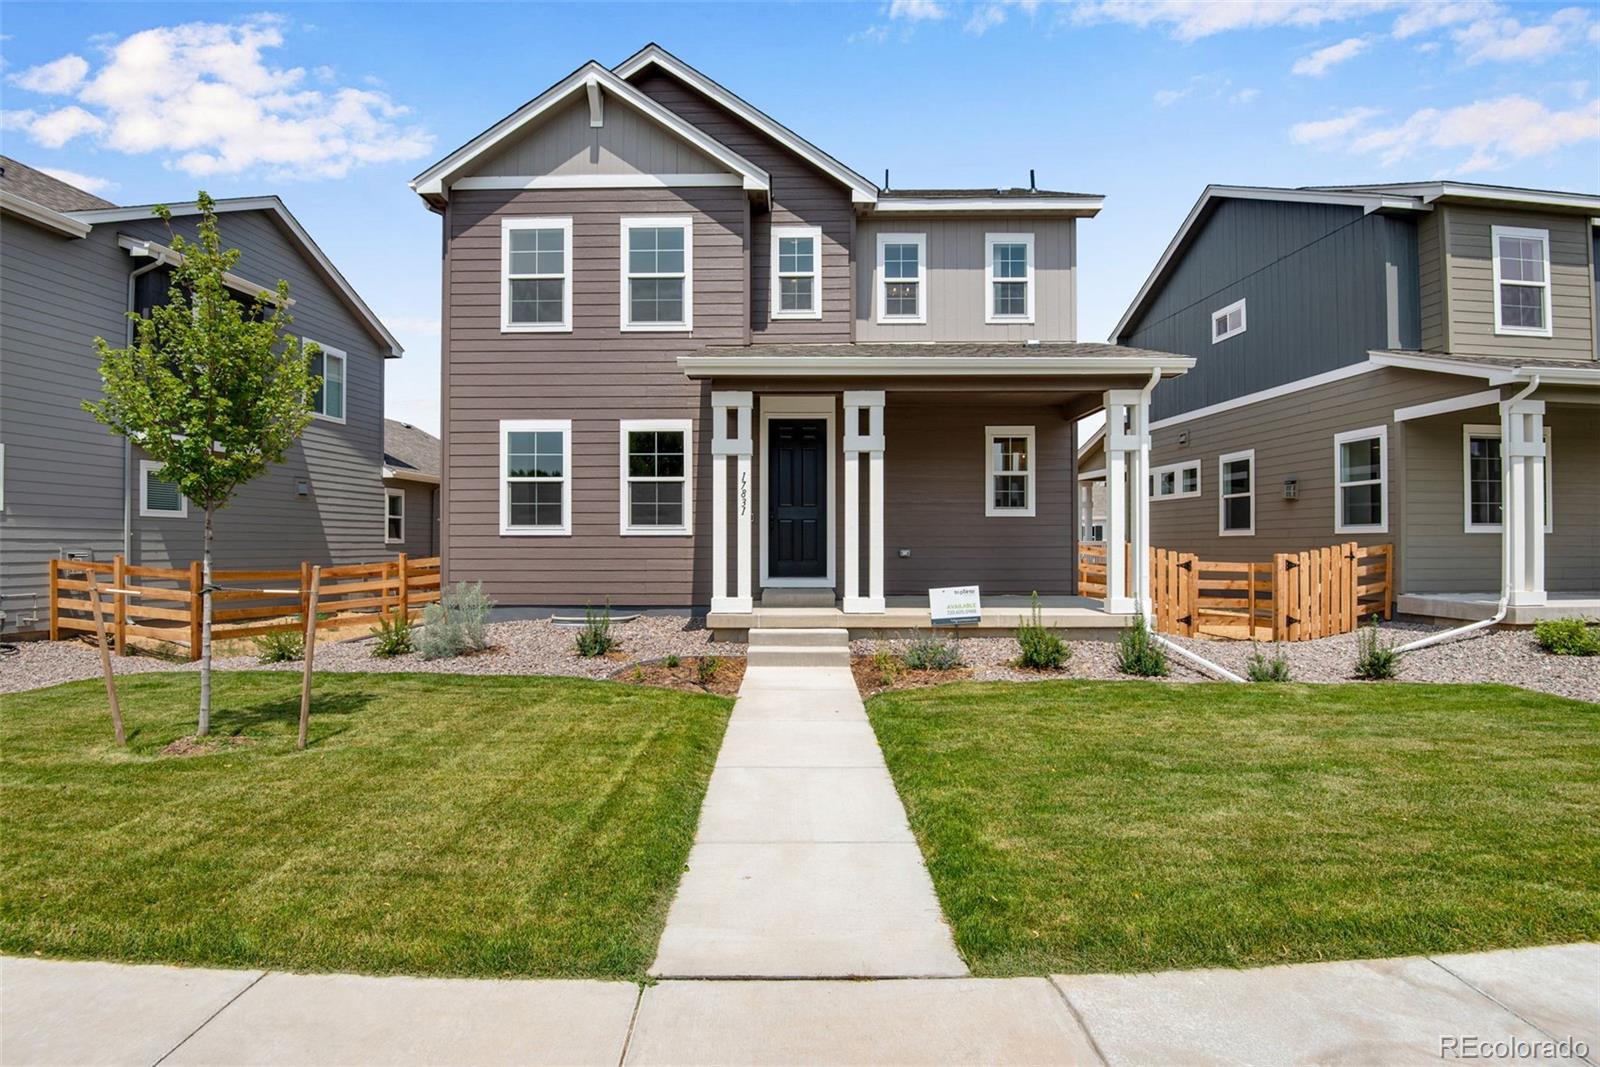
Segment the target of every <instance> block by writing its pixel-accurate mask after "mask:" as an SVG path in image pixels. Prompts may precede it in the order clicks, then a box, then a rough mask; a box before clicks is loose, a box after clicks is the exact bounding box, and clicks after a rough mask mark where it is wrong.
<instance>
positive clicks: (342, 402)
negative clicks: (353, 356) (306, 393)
mask: <svg viewBox="0 0 1600 1067" xmlns="http://www.w3.org/2000/svg"><path fill="white" fill-rule="evenodd" d="M300 343H301V344H302V345H316V346H317V347H318V348H319V349H321V350H322V377H323V378H324V379H326V378H327V376H328V359H329V358H330V357H331V358H333V359H336V360H338V361H339V386H340V388H339V414H337V415H327V414H324V413H323V412H320V411H313V412H312V413H311V414H312V417H313V418H318V419H322V420H323V421H325V422H336V423H338V424H340V425H341V426H342V425H344V421H345V417H346V416H347V415H348V414H349V413H350V356H349V353H347V352H345V350H344V349H342V348H334V347H333V346H331V345H325V344H323V343H322V342H321V341H313V340H312V339H311V338H309V337H302V338H301V339H300ZM322 398H323V402H324V403H326V402H327V398H328V390H327V387H326V385H324V387H323V390H322ZM312 402H313V403H315V402H316V401H315V399H313V401H312Z"/></svg>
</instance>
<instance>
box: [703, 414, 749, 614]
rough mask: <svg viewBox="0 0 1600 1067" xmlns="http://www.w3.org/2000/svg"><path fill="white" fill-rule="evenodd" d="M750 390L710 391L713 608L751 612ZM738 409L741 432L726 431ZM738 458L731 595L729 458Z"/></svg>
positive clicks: (713, 609)
mask: <svg viewBox="0 0 1600 1067" xmlns="http://www.w3.org/2000/svg"><path fill="white" fill-rule="evenodd" d="M750 408H751V394H749V393H743V392H739V393H735V392H713V393H712V394H711V610H712V611H716V612H748V611H751V610H754V607H755V603H754V600H753V599H752V597H751V594H750V457H751V454H752V452H753V448H752V447H751V436H750V423H751V418H750ZM730 411H731V412H735V413H736V415H735V418H736V423H737V425H736V427H735V431H734V432H735V433H736V434H737V436H735V437H729V436H728V415H729V413H730ZM730 458H732V459H734V460H736V461H737V462H736V463H735V477H736V478H737V482H736V484H735V489H736V492H737V497H736V501H735V508H734V522H735V523H736V524H737V526H738V532H737V548H738V556H737V559H736V566H737V567H738V577H737V583H738V584H737V588H738V593H737V595H735V596H729V595H728V460H729V459H730Z"/></svg>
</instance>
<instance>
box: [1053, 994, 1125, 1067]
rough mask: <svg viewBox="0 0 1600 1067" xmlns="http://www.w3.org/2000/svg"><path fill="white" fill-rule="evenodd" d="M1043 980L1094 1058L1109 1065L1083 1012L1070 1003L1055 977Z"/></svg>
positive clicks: (1069, 998) (1070, 1000)
mask: <svg viewBox="0 0 1600 1067" xmlns="http://www.w3.org/2000/svg"><path fill="white" fill-rule="evenodd" d="M1044 980H1045V981H1046V982H1048V983H1049V984H1050V988H1051V989H1054V990H1055V991H1056V996H1058V997H1060V998H1061V1003H1063V1004H1065V1005H1066V1006H1067V1014H1069V1015H1071V1016H1072V1021H1073V1022H1075V1023H1077V1024H1078V1029H1079V1030H1082V1031H1083V1037H1084V1040H1086V1041H1088V1042H1089V1048H1091V1049H1092V1050H1094V1054H1095V1055H1096V1056H1099V1057H1100V1062H1101V1063H1103V1064H1109V1063H1110V1062H1111V1061H1110V1060H1109V1059H1107V1058H1106V1053H1105V1049H1103V1048H1101V1047H1100V1042H1099V1041H1097V1040H1096V1039H1095V1036H1094V1031H1093V1030H1090V1029H1089V1020H1087V1019H1085V1018H1084V1017H1083V1012H1081V1011H1079V1010H1078V1006H1077V1005H1076V1004H1074V1003H1072V998H1071V997H1069V996H1067V991H1066V990H1065V989H1063V988H1062V986H1061V983H1060V982H1057V981H1056V976H1055V975H1053V974H1048V975H1045V979H1044Z"/></svg>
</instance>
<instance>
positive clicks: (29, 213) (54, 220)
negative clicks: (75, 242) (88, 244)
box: [0, 189, 94, 237]
mask: <svg viewBox="0 0 1600 1067" xmlns="http://www.w3.org/2000/svg"><path fill="white" fill-rule="evenodd" d="M0 211H4V212H6V213H8V214H11V215H15V216H17V217H18V218H23V219H27V220H28V221H29V222H32V223H37V224H38V225H40V226H43V227H45V228H46V229H51V230H54V231H56V232H57V233H60V234H65V235H66V236H68V237H87V236H89V231H90V230H92V229H94V227H93V226H91V225H89V224H88V223H85V222H79V221H78V220H77V219H75V218H72V217H71V216H69V215H65V214H63V213H62V212H59V211H56V210H55V209H54V208H48V207H45V206H44V205H43V204H36V203H34V202H33V201H32V200H29V199H28V198H27V197H23V196H18V195H17V194H16V193H13V192H9V191H8V190H5V189H0Z"/></svg>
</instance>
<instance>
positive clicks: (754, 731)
mask: <svg viewBox="0 0 1600 1067" xmlns="http://www.w3.org/2000/svg"><path fill="white" fill-rule="evenodd" d="M650 973H651V974H653V975H657V976H660V977H669V978H690V977H693V978H708V977H716V978H730V977H751V978H757V977H759V978H850V977H872V978H886V977H902V978H903V977H954V976H962V975H965V974H966V973H967V968H966V965H965V964H963V963H962V962H961V957H960V956H959V955H958V954H957V953H956V950H955V944H954V942H953V941H952V940H951V937H950V928H949V926H948V925H947V924H946V923H945V921H944V918H943V916H942V915H941V913H940V911H939V901H938V898H937V897H936V896H935V895H934V892H933V882H932V880H931V879H930V878H929V877H928V870H927V868H926V867H925V866H924V865H923V862H922V853H921V851H920V850H919V849H918V848H917V844H916V841H915V840H914V839H913V838H912V836H911V830H910V827H909V826H908V825H907V824H906V813H905V809H904V808H903V807H901V805H900V797H899V794H897V793H896V792H895V789H894V784H893V782H891V781H890V778H889V769H888V767H887V766H886V765H885V764H884V762H883V753H882V752H881V751H880V750H879V748H878V741H877V738H876V736H875V735H874V734H873V732H872V726H871V725H870V724H869V723H868V722H867V713H866V709H865V708H864V707H863V706H862V703H861V696H860V694H859V693H858V692H857V690H856V684H855V679H854V678H853V677H852V676H851V674H850V671H849V669H848V668H845V667H773V666H755V665H752V666H750V667H749V668H748V669H747V670H746V671H745V676H744V684H743V685H742V686H741V687H740V689H739V698H738V702H737V703H736V704H735V705H734V708H733V717H732V718H731V719H730V721H729V723H728V733H727V736H726V738H725V739H724V740H723V742H722V751H721V752H720V753H719V754H718V756H717V765H716V769H715V770H714V771H713V772H712V775H711V782H710V785H709V786H708V788H707V792H706V799H705V804H704V806H703V808H702V810H701V813H700V827H699V832H698V833H697V834H696V836H695V844H694V849H693V850H692V851H691V852H690V853H689V864H688V869H687V870H686V871H685V872H684V875H683V881H682V882H681V883H680V884H679V886H678V894H677V896H676V897H675V898H674V900H673V903H672V910H671V912H670V913H669V914H668V916H667V926H666V930H665V932H664V933H663V934H662V937H661V947H660V949H659V951H658V953H657V955H656V961H655V964H654V966H652V967H651V969H650Z"/></svg>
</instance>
